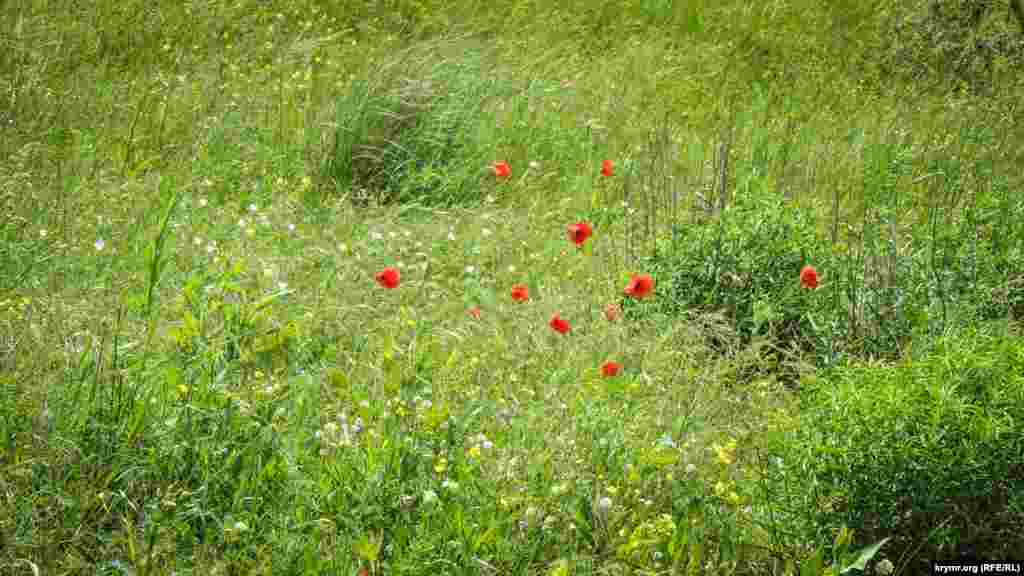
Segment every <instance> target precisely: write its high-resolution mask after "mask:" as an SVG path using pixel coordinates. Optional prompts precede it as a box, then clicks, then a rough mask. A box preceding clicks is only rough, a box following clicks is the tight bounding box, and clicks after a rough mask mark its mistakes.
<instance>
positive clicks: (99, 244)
mask: <svg viewBox="0 0 1024 576" xmlns="http://www.w3.org/2000/svg"><path fill="white" fill-rule="evenodd" d="M106 245H107V243H106V242H104V241H103V238H98V239H97V240H96V243H95V244H93V246H95V247H96V251H97V252H102V251H103V247H104V246H106Z"/></svg>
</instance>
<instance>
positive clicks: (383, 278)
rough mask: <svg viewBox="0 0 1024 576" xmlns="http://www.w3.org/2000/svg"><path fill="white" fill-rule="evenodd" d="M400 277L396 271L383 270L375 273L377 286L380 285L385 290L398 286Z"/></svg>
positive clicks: (391, 269) (392, 269) (390, 269)
mask: <svg viewBox="0 0 1024 576" xmlns="http://www.w3.org/2000/svg"><path fill="white" fill-rule="evenodd" d="M400 276H401V275H400V274H399V273H398V270H397V269H395V268H385V269H383V270H381V271H380V272H377V274H376V278H377V284H380V285H381V286H383V287H385V288H394V287H396V286H398V279H399V277H400Z"/></svg>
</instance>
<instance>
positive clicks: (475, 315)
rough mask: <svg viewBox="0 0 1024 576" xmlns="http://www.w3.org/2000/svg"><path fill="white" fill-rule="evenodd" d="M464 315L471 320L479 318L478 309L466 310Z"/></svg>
mask: <svg viewBox="0 0 1024 576" xmlns="http://www.w3.org/2000/svg"><path fill="white" fill-rule="evenodd" d="M466 313H467V314H469V315H470V316H472V317H473V318H480V307H479V306H473V307H472V308H470V309H469V310H466Z"/></svg>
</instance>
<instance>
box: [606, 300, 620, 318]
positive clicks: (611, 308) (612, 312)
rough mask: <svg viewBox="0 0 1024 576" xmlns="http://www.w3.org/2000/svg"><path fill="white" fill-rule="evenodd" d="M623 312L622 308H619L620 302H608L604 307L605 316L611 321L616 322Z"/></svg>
mask: <svg viewBox="0 0 1024 576" xmlns="http://www.w3.org/2000/svg"><path fill="white" fill-rule="evenodd" d="M620 314H622V308H619V305H618V304H608V305H607V306H605V307H604V317H605V318H607V319H608V321H609V322H615V321H616V320H618V319H619V315H620Z"/></svg>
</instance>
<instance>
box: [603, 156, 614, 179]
mask: <svg viewBox="0 0 1024 576" xmlns="http://www.w3.org/2000/svg"><path fill="white" fill-rule="evenodd" d="M601 175H602V176H611V175H612V161H611V160H602V161H601Z"/></svg>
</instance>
